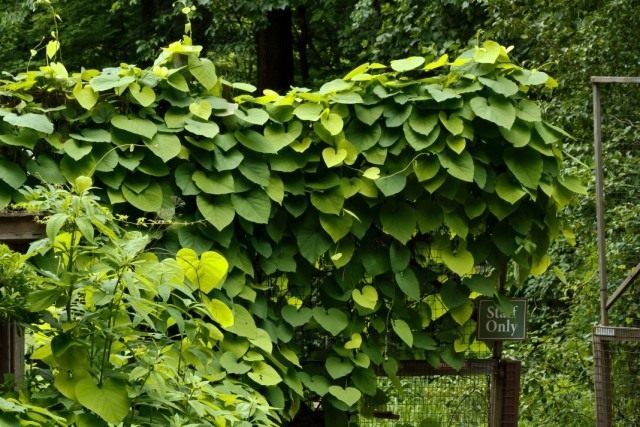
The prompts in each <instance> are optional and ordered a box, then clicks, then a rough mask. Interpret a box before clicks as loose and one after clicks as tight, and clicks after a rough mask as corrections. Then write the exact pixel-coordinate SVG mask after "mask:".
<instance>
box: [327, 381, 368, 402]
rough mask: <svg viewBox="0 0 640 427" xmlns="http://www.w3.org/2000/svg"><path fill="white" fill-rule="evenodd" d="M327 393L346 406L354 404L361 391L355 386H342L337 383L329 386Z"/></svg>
mask: <svg viewBox="0 0 640 427" xmlns="http://www.w3.org/2000/svg"><path fill="white" fill-rule="evenodd" d="M329 394H330V395H332V396H333V397H335V398H336V399H338V400H340V401H341V402H343V403H344V404H345V405H347V406H353V405H355V404H356V403H357V402H358V400H360V398H361V397H362V393H361V392H360V390H358V389H357V388H355V387H347V388H343V387H340V386H337V385H332V386H330V387H329Z"/></svg>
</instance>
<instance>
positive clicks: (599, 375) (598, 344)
mask: <svg viewBox="0 0 640 427" xmlns="http://www.w3.org/2000/svg"><path fill="white" fill-rule="evenodd" d="M593 337H594V362H595V376H594V380H595V389H596V397H597V399H596V410H597V414H598V426H613V427H634V426H638V425H640V392H639V390H640V364H638V361H639V360H640V329H638V328H622V327H606V326H598V327H596V328H595V329H594V333H593Z"/></svg>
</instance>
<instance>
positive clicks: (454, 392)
mask: <svg viewBox="0 0 640 427" xmlns="http://www.w3.org/2000/svg"><path fill="white" fill-rule="evenodd" d="M398 376H399V377H400V378H399V381H400V385H401V386H402V387H401V389H400V390H397V389H396V387H395V386H394V385H393V384H392V382H391V381H390V380H389V379H388V378H386V377H379V379H378V382H379V385H380V386H381V388H383V389H384V390H385V391H387V395H388V400H387V401H386V402H384V403H381V404H371V405H365V406H364V408H363V409H362V411H361V413H360V415H359V420H358V421H359V423H358V425H359V426H360V427H409V426H411V427H416V426H420V427H472V426H473V427H481V426H516V425H517V420H518V403H519V390H520V362H516V361H507V360H498V359H480V360H467V361H466V362H465V364H464V366H463V367H462V369H460V370H459V371H456V370H454V369H452V368H450V367H448V366H446V365H442V366H439V367H437V368H434V367H432V366H430V365H429V364H427V363H426V362H420V361H408V362H404V363H402V365H401V369H400V370H399V372H398Z"/></svg>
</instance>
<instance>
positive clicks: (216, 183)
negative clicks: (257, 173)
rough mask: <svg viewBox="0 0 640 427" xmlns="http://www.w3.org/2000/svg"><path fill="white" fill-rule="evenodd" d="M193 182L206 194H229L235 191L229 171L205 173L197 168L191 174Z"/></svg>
mask: <svg viewBox="0 0 640 427" xmlns="http://www.w3.org/2000/svg"><path fill="white" fill-rule="evenodd" d="M192 179H193V182H194V183H195V184H196V186H198V188H199V189H201V190H202V191H204V192H205V193H207V194H230V193H233V192H235V184H234V179H233V175H231V172H223V173H215V174H209V175H207V174H206V173H205V172H203V171H201V170H197V171H195V172H194V173H193V176H192Z"/></svg>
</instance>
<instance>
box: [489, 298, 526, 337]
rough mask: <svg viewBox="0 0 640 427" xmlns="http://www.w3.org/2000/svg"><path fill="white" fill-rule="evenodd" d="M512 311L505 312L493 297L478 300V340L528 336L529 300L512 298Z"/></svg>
mask: <svg viewBox="0 0 640 427" xmlns="http://www.w3.org/2000/svg"><path fill="white" fill-rule="evenodd" d="M510 301H511V304H513V310H512V311H511V313H508V314H507V313H504V312H503V311H502V310H500V307H499V306H498V305H497V304H496V302H495V301H494V300H492V299H480V300H478V340H485V341H502V340H523V339H525V338H526V337H527V300H526V299H525V298H512V299H510Z"/></svg>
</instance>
